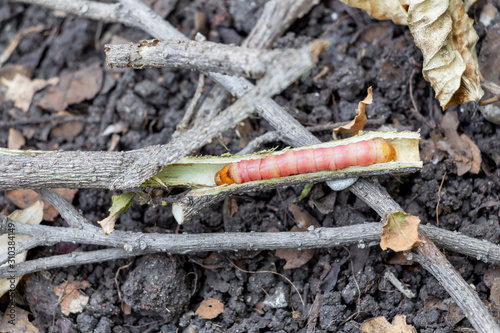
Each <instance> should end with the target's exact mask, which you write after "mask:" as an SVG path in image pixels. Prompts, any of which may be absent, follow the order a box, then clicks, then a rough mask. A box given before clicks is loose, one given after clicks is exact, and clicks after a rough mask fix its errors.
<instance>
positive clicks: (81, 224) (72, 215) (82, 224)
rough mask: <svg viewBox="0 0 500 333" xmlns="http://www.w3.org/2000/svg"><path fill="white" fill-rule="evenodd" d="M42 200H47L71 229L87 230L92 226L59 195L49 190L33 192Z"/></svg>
mask: <svg viewBox="0 0 500 333" xmlns="http://www.w3.org/2000/svg"><path fill="white" fill-rule="evenodd" d="M35 191H36V193H38V194H39V195H40V196H41V197H42V198H44V199H45V200H47V201H48V202H49V203H50V204H51V205H52V206H53V207H54V208H55V209H56V210H57V211H58V212H59V214H61V217H62V218H63V219H64V220H65V221H66V222H67V223H68V225H69V226H70V227H73V228H78V229H82V228H88V227H90V226H92V223H90V221H89V220H87V219H85V218H84V217H83V216H82V215H81V214H80V213H78V211H77V210H76V209H75V207H73V205H71V204H70V203H69V202H67V201H66V199H64V198H63V197H62V196H61V195H60V194H59V193H57V192H56V191H54V190H53V189H50V188H45V189H38V190H35Z"/></svg>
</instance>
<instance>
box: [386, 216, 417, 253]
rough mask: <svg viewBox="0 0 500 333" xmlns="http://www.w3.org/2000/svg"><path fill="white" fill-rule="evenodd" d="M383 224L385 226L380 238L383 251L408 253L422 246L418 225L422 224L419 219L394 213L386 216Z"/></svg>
mask: <svg viewBox="0 0 500 333" xmlns="http://www.w3.org/2000/svg"><path fill="white" fill-rule="evenodd" d="M382 223H383V224H384V225H383V227H382V236H381V237H380V247H381V248H382V250H387V249H391V250H393V251H396V252H400V251H408V250H411V249H412V248H413V247H414V246H417V245H420V244H422V241H421V240H420V239H419V238H418V225H419V224H420V219H419V218H418V217H416V216H412V215H409V214H406V213H403V212H393V213H388V214H385V215H384V217H383V218H382Z"/></svg>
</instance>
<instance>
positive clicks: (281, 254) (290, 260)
mask: <svg viewBox="0 0 500 333" xmlns="http://www.w3.org/2000/svg"><path fill="white" fill-rule="evenodd" d="M275 256H276V257H278V258H281V259H284V260H286V264H285V266H283V269H294V268H299V267H302V266H303V265H304V264H307V262H308V261H309V260H311V259H312V257H313V256H314V249H306V250H297V249H279V250H276V253H275Z"/></svg>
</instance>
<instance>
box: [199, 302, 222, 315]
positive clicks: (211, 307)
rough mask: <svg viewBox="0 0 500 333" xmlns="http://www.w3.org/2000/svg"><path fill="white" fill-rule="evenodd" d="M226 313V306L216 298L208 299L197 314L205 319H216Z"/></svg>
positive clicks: (202, 303)
mask: <svg viewBox="0 0 500 333" xmlns="http://www.w3.org/2000/svg"><path fill="white" fill-rule="evenodd" d="M222 312H224V304H222V303H221V301H219V300H217V299H215V298H207V299H205V300H203V302H201V304H200V306H199V307H198V310H196V314H197V315H198V316H199V317H200V318H203V319H214V318H215V317H217V316H218V315H220V314H221V313H222Z"/></svg>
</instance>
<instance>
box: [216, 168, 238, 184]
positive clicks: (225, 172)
mask: <svg viewBox="0 0 500 333" xmlns="http://www.w3.org/2000/svg"><path fill="white" fill-rule="evenodd" d="M230 167H231V164H228V165H226V166H225V167H223V168H222V170H221V171H219V172H217V173H216V174H215V183H216V184H217V185H222V184H229V185H230V184H233V183H234V180H233V178H232V177H231V171H229V168H230Z"/></svg>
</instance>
